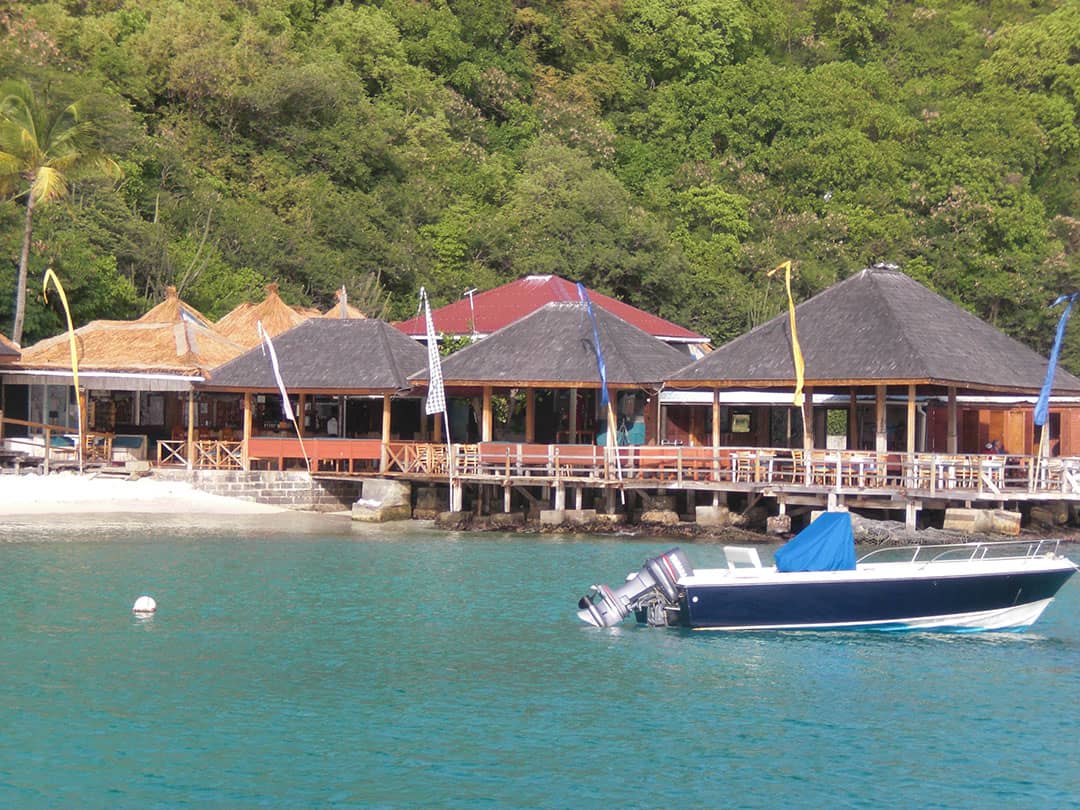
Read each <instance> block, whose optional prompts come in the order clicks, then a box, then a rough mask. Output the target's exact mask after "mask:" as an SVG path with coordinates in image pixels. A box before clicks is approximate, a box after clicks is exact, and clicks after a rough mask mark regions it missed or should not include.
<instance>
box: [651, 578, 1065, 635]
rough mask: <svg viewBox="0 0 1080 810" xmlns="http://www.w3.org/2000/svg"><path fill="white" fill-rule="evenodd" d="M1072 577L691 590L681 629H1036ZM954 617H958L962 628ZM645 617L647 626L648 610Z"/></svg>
mask: <svg viewBox="0 0 1080 810" xmlns="http://www.w3.org/2000/svg"><path fill="white" fill-rule="evenodd" d="M1072 573H1073V571H1072V570H1057V571H1031V572H1017V573H1008V574H982V575H978V574H973V575H967V576H948V577H936V578H926V577H923V578H899V579H892V580H872V581H835V582H786V583H780V584H776V583H771V584H750V583H746V584H738V585H728V584H724V585H701V586H688V587H685V588H683V592H682V593H681V594H680V611H679V615H678V620H677V623H678V624H681V625H683V626H686V627H692V628H698V629H715V630H737V629H738V630H753V629H784V628H793V629H794V628H815V629H827V628H870V629H879V630H903V629H917V628H927V627H929V628H934V629H951V628H953V627H955V629H965V628H966V624H965V622H966V621H967V620H966V619H964V618H960V617H970V616H972V615H974V614H994V613H1005V612H1009V611H1014V612H1016V615H1017V616H1020V617H1021V620H1020V623H1019V624H1016V625H1015V628H1016V629H1019V628H1021V627H1022V626H1024V624H1025V622H1024V621H1023V619H1022V617H1023V616H1024V615H1026V614H1025V613H1024V609H1025V607H1028V608H1029V611H1028V612H1031V611H1034V616H1033V617H1032V618H1031V620H1030V621H1028V622H1026V623H1027V624H1030V622H1031V621H1034V618H1037V617H1038V615H1039V613H1041V612H1042V608H1044V607H1045V605H1046V604H1048V603H1049V600H1051V599H1052V598H1053V597H1054V595H1055V594H1056V593H1057V592H1058V590H1059V589H1060V588H1061V586H1062V585H1063V584H1064V583H1065V581H1066V580H1067V579H1068V578H1069V577H1070V576H1071V575H1072ZM1036 607H1037V610H1036V609H1035V608H1036ZM949 617H958V618H957V620H956V624H955V625H950V623H949ZM637 618H638V621H644V620H645V616H644V614H642V613H640V612H639V613H638V617H637ZM980 626H981V625H980ZM1001 626H1002V627H1010V626H1014V625H1009V624H1004V623H1003V624H1002V625H1001Z"/></svg>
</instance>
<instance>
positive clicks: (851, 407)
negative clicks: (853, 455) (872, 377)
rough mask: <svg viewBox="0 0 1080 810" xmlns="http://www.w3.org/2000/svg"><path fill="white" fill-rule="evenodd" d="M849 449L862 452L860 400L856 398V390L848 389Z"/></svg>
mask: <svg viewBox="0 0 1080 810" xmlns="http://www.w3.org/2000/svg"><path fill="white" fill-rule="evenodd" d="M847 421H848V425H847V430H848V449H849V450H861V449H862V448H860V447H859V400H858V398H857V397H856V396H855V388H854V387H851V388H849V389H848V417H847Z"/></svg>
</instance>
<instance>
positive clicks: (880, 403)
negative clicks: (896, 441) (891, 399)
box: [874, 385, 889, 453]
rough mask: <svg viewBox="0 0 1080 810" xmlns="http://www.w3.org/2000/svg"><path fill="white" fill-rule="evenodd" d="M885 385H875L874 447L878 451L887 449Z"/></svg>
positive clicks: (887, 430)
mask: <svg viewBox="0 0 1080 810" xmlns="http://www.w3.org/2000/svg"><path fill="white" fill-rule="evenodd" d="M885 393H886V386H884V385H878V386H876V387H875V397H874V449H875V450H876V451H877V452H879V453H887V452H888V450H889V427H888V420H887V419H886V410H885Z"/></svg>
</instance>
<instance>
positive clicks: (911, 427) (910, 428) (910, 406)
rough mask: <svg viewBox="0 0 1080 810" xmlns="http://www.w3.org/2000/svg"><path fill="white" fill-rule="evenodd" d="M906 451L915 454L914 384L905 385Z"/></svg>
mask: <svg viewBox="0 0 1080 810" xmlns="http://www.w3.org/2000/svg"><path fill="white" fill-rule="evenodd" d="M907 453H908V456H914V455H915V385H914V383H913V384H911V385H909V386H908V387H907Z"/></svg>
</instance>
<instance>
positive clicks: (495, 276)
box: [0, 0, 1080, 371]
mask: <svg viewBox="0 0 1080 810" xmlns="http://www.w3.org/2000/svg"><path fill="white" fill-rule="evenodd" d="M1077 42H1080V7H1078V6H1077V4H1076V3H1063V2H1055V0H1033V2H1018V1H1016V2H1001V3H980V2H975V0H940V1H939V2H936V3H933V4H929V5H927V4H916V3H906V2H903V3H887V2H885V0H808V2H805V3H804V2H794V0H744V1H743V2H736V0H558V1H556V0H531V1H526V2H512V1H511V0H470V2H467V3H466V2H462V0H430V2H429V1H428V0H372V1H371V2H363V3H340V2H331V1H330V0H313V1H312V0H266V1H265V2H259V3H250V2H248V3H241V2H239V0H126V2H114V0H101V1H100V2H98V1H97V0H94V1H92V2H67V3H56V2H21V3H14V4H11V3H9V4H8V5H7V6H4V8H3V10H0V76H3V77H5V78H12V79H17V80H25V81H27V82H29V85H30V86H31V87H32V88H33V89H34V90H35V92H37V93H39V94H40V93H44V92H45V90H46V89H48V92H49V93H50V96H51V97H54V98H58V99H65V100H70V99H75V98H82V97H87V96H89V97H92V99H93V101H94V103H93V105H92V109H89V108H88V110H87V112H89V113H92V114H91V116H90V117H91V118H92V119H93V120H94V121H96V122H97V124H98V127H97V131H96V138H95V143H94V145H95V147H96V148H99V149H100V150H101V151H102V152H104V153H106V154H110V155H113V156H115V158H116V160H117V163H118V164H119V165H120V166H121V167H122V169H123V179H122V181H121V182H119V183H118V184H117V185H116V187H115V188H113V187H111V186H110V185H109V184H102V183H91V182H87V181H85V180H83V179H80V178H78V177H74V176H73V177H72V178H71V182H70V192H71V193H70V194H69V195H68V197H67V199H66V202H65V204H64V205H63V206H50V207H49V208H48V209H45V208H43V209H41V213H40V214H39V215H38V217H37V219H36V220H35V236H34V239H33V241H32V244H31V249H30V250H29V258H28V264H29V267H28V271H29V279H30V282H28V286H29V288H31V289H33V287H34V283H36V282H35V281H34V280H35V279H36V278H40V274H41V273H42V272H43V271H44V269H45V267H46V266H49V265H50V264H51V265H52V266H54V267H55V268H56V270H57V272H58V273H60V275H61V277H62V278H63V279H64V281H65V284H67V285H68V289H69V291H72V292H73V296H72V297H73V304H74V305H75V308H76V316H77V318H78V319H80V320H81V321H84V320H87V319H90V318H99V317H130V316H132V315H135V314H138V312H140V311H141V310H143V309H144V308H145V307H146V306H147V304H149V303H150V302H152V301H154V300H157V299H158V298H159V297H160V295H161V293H162V291H163V289H164V287H165V286H167V285H170V284H172V285H176V286H178V287H180V288H181V290H182V291H183V294H184V296H185V297H186V298H187V300H189V301H190V302H191V303H192V304H193V305H195V306H197V307H199V308H200V309H202V310H204V311H205V312H206V313H207V314H208V315H211V316H217V315H220V314H223V313H224V312H225V311H227V310H228V309H229V308H231V307H232V306H233V305H235V304H236V303H238V302H239V301H241V300H244V299H250V298H255V297H259V296H261V294H262V288H263V286H264V285H265V284H266V283H268V282H276V283H278V284H279V285H280V286H281V289H282V292H283V294H284V295H285V296H286V298H287V300H289V302H290V303H294V304H309V305H315V306H318V307H320V308H322V309H325V308H327V307H329V306H330V304H331V303H333V300H334V291H335V290H337V289H339V288H340V287H341V286H342V285H344V286H345V287H346V289H347V290H348V291H349V296H350V301H352V302H353V303H357V304H359V305H360V306H361V308H362V309H364V308H369V309H370V311H371V312H373V313H374V312H383V313H385V314H386V315H387V316H389V317H394V318H401V317H409V316H411V315H412V314H414V312H415V301H416V290H417V289H418V288H419V287H420V286H421V285H423V286H426V287H427V289H428V290H429V292H430V293H431V295H432V297H433V299H434V300H436V301H442V302H445V301H451V300H457V299H459V298H460V296H461V294H462V292H463V291H464V290H465V289H468V288H472V287H478V288H481V289H483V288H487V287H490V286H493V285H495V284H499V283H502V282H505V281H509V280H512V279H514V278H518V277H520V276H521V275H523V274H525V273H530V272H535V273H558V274H560V275H563V276H566V277H568V278H571V279H573V280H580V281H584V282H585V283H587V284H589V285H591V286H593V287H595V288H597V289H600V290H602V291H604V292H607V293H611V294H615V295H618V296H620V297H622V298H624V299H625V300H627V301H629V302H631V303H633V304H636V305H638V306H641V307H644V308H645V309H648V310H650V311H654V312H658V313H659V314H661V315H663V316H665V317H668V318H671V319H672V320H675V321H677V322H679V323H683V324H685V325H687V326H690V327H691V328H693V329H695V330H697V331H700V332H702V333H704V334H707V335H709V336H710V337H712V338H713V339H714V340H715V341H718V342H719V341H723V340H726V339H729V338H731V337H734V336H735V335H737V334H739V333H741V332H742V331H744V330H745V329H746V328H747V327H749V326H753V325H755V324H757V323H760V322H762V321H763V320H764V319H766V318H768V317H770V316H772V315H774V314H776V313H777V312H780V311H782V308H783V306H784V297H783V295H782V291H781V290H779V288H778V285H777V283H776V282H775V280H773V281H769V280H768V279H767V278H766V276H765V271H767V270H768V269H769V268H771V267H773V266H775V265H776V264H777V263H778V262H780V261H782V260H784V259H792V260H793V261H794V263H795V275H794V287H795V293H796V297H797V298H800V299H802V298H805V297H808V296H810V295H812V294H814V293H816V292H818V291H820V290H821V289H822V288H824V287H825V286H826V285H828V284H831V283H834V282H835V281H837V280H839V279H842V278H845V277H847V276H848V275H850V274H851V273H853V272H856V271H857V270H859V269H861V268H862V267H864V266H866V265H868V264H870V263H873V262H877V261H893V262H896V263H899V264H901V265H902V266H903V267H904V268H905V270H907V271H908V272H909V273H911V274H912V275H913V276H915V277H916V278H918V279H919V280H920V281H922V282H923V283H926V284H928V285H929V286H931V287H933V288H934V289H936V290H937V291H939V292H941V293H943V294H945V295H948V296H950V297H951V298H953V299H954V300H956V301H957V302H959V303H960V304H961V305H963V306H965V307H967V308H969V309H970V310H971V311H973V312H974V313H976V314H977V315H979V316H980V317H983V318H986V319H988V320H991V321H992V322H994V323H995V324H996V325H998V326H999V327H1000V328H1002V329H1005V330H1006V331H1008V332H1009V333H1010V334H1012V335H1014V336H1016V337H1018V338H1020V339H1021V340H1024V341H1026V342H1028V343H1029V344H1031V345H1032V346H1034V347H1036V348H1038V349H1040V350H1042V351H1045V350H1046V349H1047V348H1048V347H1049V341H1050V339H1051V337H1052V331H1053V325H1054V323H1055V322H1056V319H1055V318H1054V317H1053V314H1052V313H1050V312H1049V311H1048V310H1047V309H1046V306H1047V304H1048V303H1049V302H1050V301H1051V300H1053V298H1054V297H1055V296H1056V295H1057V294H1058V293H1060V292H1063V291H1067V290H1069V289H1071V288H1075V285H1076V283H1077V279H1078V278H1080V259H1078V258H1077V257H1078V255H1080V228H1078V227H1077V225H1076V219H1075V217H1076V212H1077V208H1078V205H1080V184H1077V182H1076V178H1077V176H1080V108H1078V103H1080V72H1078V71H1080V66H1078V64H1077V59H1076V43H1077ZM8 176H9V177H12V175H11V173H10V172H9V173H8ZM13 190H14V189H13ZM23 214H25V208H24V207H23V205H22V201H21V199H20V200H12V199H10V196H9V197H8V198H5V199H4V200H2V201H0V324H3V323H8V322H10V315H11V310H10V309H8V307H9V306H10V304H9V302H13V301H14V300H15V297H14V291H15V288H16V286H17V283H16V273H17V267H18V263H19V253H20V243H21V237H22V226H23V224H24V222H25V219H24V217H23ZM38 298H39V296H33V295H32V296H31V297H30V300H29V301H28V302H27V304H28V306H27V313H26V338H27V340H35V339H37V338H40V337H43V336H45V335H47V334H51V333H52V332H54V331H57V330H58V329H59V328H60V324H59V322H58V321H57V319H56V313H55V311H54V310H52V309H51V308H48V307H46V306H44V304H43V303H42V302H41V301H40V300H37V299H38ZM5 328H6V327H5ZM1078 335H1080V329H1076V328H1074V329H1072V330H1071V331H1070V335H1069V338H1068V341H1067V343H1066V348H1065V352H1064V355H1063V357H1064V362H1065V364H1066V365H1067V366H1069V367H1070V368H1071V369H1072V370H1073V371H1080V365H1078V364H1080V337H1078Z"/></svg>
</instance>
